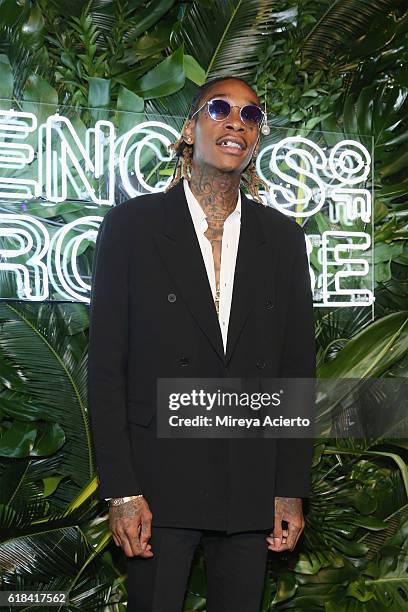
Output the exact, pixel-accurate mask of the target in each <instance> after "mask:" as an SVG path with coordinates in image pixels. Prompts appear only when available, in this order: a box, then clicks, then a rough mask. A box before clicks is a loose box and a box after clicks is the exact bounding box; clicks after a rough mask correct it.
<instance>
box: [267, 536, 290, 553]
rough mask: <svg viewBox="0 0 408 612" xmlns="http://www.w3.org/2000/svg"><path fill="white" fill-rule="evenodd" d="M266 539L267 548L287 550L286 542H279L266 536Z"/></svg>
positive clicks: (275, 550) (277, 550)
mask: <svg viewBox="0 0 408 612" xmlns="http://www.w3.org/2000/svg"><path fill="white" fill-rule="evenodd" d="M266 539H267V541H268V549H269V550H273V552H282V551H283V550H288V545H287V542H281V541H279V540H276V539H275V538H266Z"/></svg>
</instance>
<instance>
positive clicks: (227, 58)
mask: <svg viewBox="0 0 408 612" xmlns="http://www.w3.org/2000/svg"><path fill="white" fill-rule="evenodd" d="M277 4H278V3H277V2H271V1H270V0H212V1H211V2H208V3H207V2H192V3H191V5H190V6H188V7H187V10H186V11H185V13H184V17H183V19H182V21H181V24H180V28H179V30H178V32H177V33H175V35H174V39H175V41H177V44H181V43H182V42H184V45H185V50H186V52H187V53H188V54H190V55H192V56H193V57H194V58H195V59H196V60H197V61H198V63H199V64H200V66H202V67H203V68H204V70H205V76H206V79H208V78H214V77H217V76H224V75H234V76H239V77H242V78H244V79H248V80H249V81H250V82H252V81H253V80H254V77H255V74H256V68H257V66H258V63H259V54H260V51H261V49H262V48H263V47H264V46H265V39H266V38H267V34H268V32H269V31H270V29H269V28H270V25H271V20H272V11H273V8H274V6H276V5H277Z"/></svg>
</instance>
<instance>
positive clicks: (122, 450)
mask: <svg viewBox="0 0 408 612" xmlns="http://www.w3.org/2000/svg"><path fill="white" fill-rule="evenodd" d="M120 208H121V207H120V206H118V207H114V208H112V209H110V210H109V211H108V212H107V213H106V215H105V217H104V219H103V221H102V224H101V226H100V228H99V232H98V236H97V240H96V248H95V254H94V260H93V270H92V286H91V300H90V309H89V348H88V411H89V418H90V424H91V430H92V433H93V440H94V448H95V455H96V463H97V468H98V480H99V497H100V498H101V499H105V498H109V497H125V496H127V495H138V494H139V493H140V492H141V487H140V484H139V482H138V480H137V476H136V474H135V472H134V469H133V464H132V457H131V445H130V438H129V429H128V422H127V410H126V389H127V384H126V380H127V347H128V241H127V239H126V233H127V230H126V223H125V219H124V215H123V214H121V213H123V210H120Z"/></svg>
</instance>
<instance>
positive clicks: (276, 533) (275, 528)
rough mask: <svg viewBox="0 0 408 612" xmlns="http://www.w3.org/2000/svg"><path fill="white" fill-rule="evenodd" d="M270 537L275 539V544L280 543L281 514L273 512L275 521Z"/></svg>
mask: <svg viewBox="0 0 408 612" xmlns="http://www.w3.org/2000/svg"><path fill="white" fill-rule="evenodd" d="M272 538H273V539H274V540H275V543H276V546H279V545H280V544H281V543H282V515H281V514H275V522H274V526H273V534H272Z"/></svg>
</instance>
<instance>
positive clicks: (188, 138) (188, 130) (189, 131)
mask: <svg viewBox="0 0 408 612" xmlns="http://www.w3.org/2000/svg"><path fill="white" fill-rule="evenodd" d="M183 138H184V140H185V142H186V143H187V144H189V145H191V144H193V142H194V123H193V121H191V120H189V121H187V123H186V125H185V126H184V130H183Z"/></svg>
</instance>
